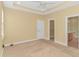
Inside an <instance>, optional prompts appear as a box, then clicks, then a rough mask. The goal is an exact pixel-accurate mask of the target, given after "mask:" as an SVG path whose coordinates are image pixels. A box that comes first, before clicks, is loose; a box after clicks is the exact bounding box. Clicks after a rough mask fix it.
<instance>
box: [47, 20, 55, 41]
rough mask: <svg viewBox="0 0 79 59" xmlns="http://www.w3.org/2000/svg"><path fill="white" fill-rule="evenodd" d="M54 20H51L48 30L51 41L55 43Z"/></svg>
mask: <svg viewBox="0 0 79 59" xmlns="http://www.w3.org/2000/svg"><path fill="white" fill-rule="evenodd" d="M54 23H55V22H54V20H53V19H51V20H49V26H48V28H49V30H48V31H49V34H48V35H49V40H52V41H54V39H55V38H54V31H55V30H54Z"/></svg>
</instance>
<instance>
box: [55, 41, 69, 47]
mask: <svg viewBox="0 0 79 59" xmlns="http://www.w3.org/2000/svg"><path fill="white" fill-rule="evenodd" d="M55 43H58V44H61V45H63V46H66V47H67V44H65V43H62V42H59V41H57V40H55Z"/></svg>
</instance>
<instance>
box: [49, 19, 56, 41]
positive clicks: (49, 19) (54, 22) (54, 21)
mask: <svg viewBox="0 0 79 59" xmlns="http://www.w3.org/2000/svg"><path fill="white" fill-rule="evenodd" d="M51 20H54V19H53V18H50V19H48V40H50V21H51ZM54 31H55V20H54ZM54 41H55V32H54Z"/></svg>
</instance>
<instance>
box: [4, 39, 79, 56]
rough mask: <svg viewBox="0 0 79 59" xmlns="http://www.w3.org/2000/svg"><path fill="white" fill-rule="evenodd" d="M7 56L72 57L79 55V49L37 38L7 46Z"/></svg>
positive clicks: (5, 53) (5, 51) (5, 54)
mask: <svg viewBox="0 0 79 59" xmlns="http://www.w3.org/2000/svg"><path fill="white" fill-rule="evenodd" d="M3 56H5V57H69V56H70V57H71V56H79V49H76V48H72V47H64V46H62V45H60V44H57V43H54V42H53V41H50V40H36V41H32V42H27V43H23V44H19V45H15V46H11V47H10V46H9V47H5V49H4V53H3Z"/></svg>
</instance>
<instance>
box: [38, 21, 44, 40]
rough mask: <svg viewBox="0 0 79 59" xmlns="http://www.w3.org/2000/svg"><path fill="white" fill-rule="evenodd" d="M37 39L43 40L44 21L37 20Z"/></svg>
mask: <svg viewBox="0 0 79 59" xmlns="http://www.w3.org/2000/svg"><path fill="white" fill-rule="evenodd" d="M37 39H44V21H43V20H37Z"/></svg>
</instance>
